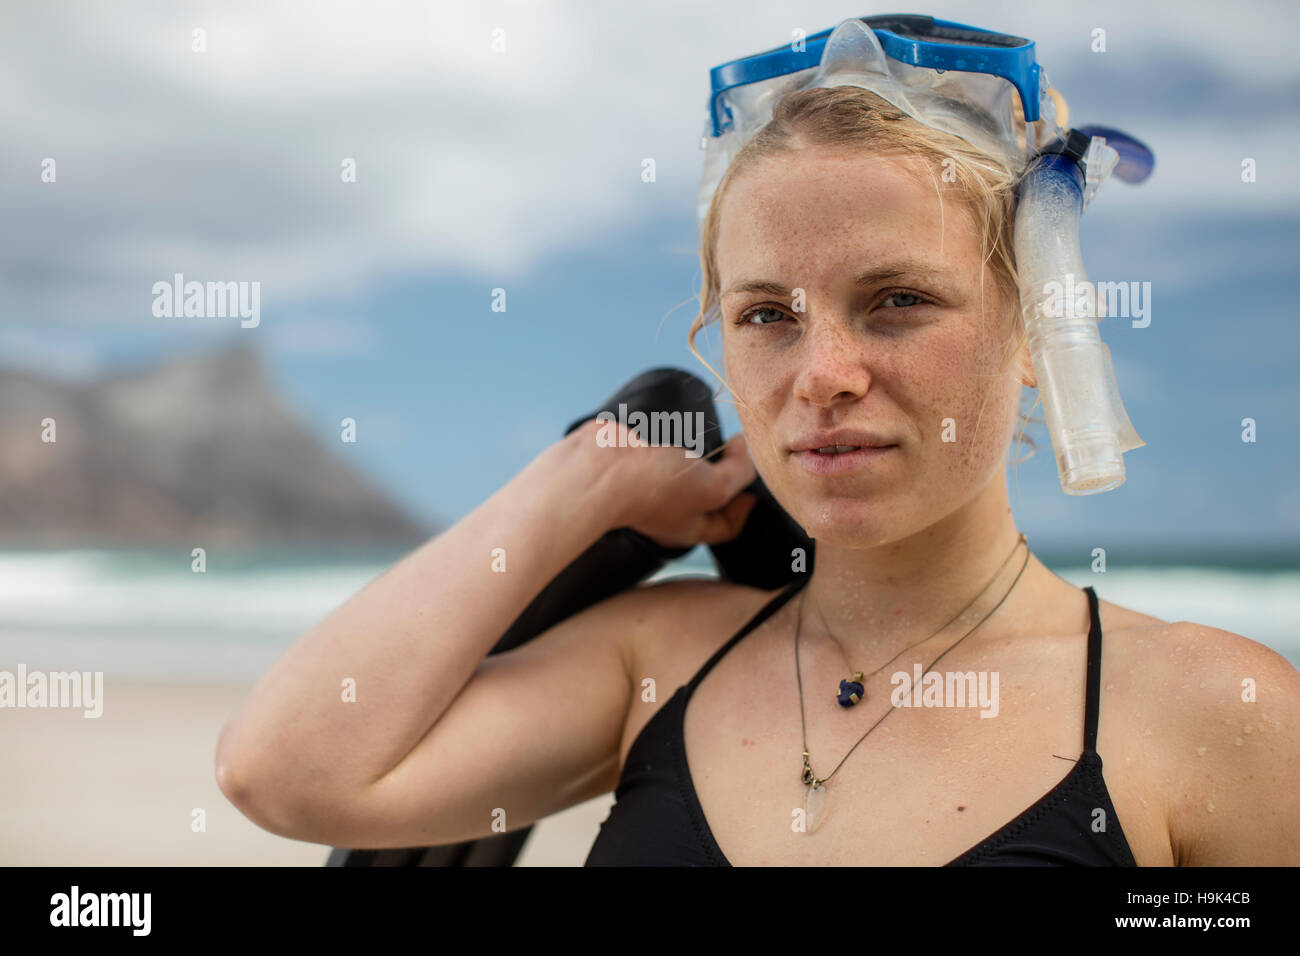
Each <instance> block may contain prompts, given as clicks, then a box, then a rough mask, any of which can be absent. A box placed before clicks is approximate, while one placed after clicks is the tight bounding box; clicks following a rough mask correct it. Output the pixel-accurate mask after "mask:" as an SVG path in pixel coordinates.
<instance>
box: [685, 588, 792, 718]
mask: <svg viewBox="0 0 1300 956" xmlns="http://www.w3.org/2000/svg"><path fill="white" fill-rule="evenodd" d="M810 577H811V575H810V574H807V573H804V574H801V575H799V579H798V580H797V581H795V582H794V583H793V584H790V585H789V586H788V587H786V588H785V590H783V591H782V592H781V593H780V594H778V595H777V596H776V597H774V598H772V600H770V601H768V602H767V604H765V605H763V608H762V610H760V611H759V612H758V613H757V614H755V615H754V616H753V617H752V618H751V619H750V621H749V623H748V624H746V625H745V626H744V627H742V628H741V629H740V630H739V631H737V632H736V633H735V635H734V636H733V637H732V638H731V640H729V641H727V643H725V644H723V645H722V646H721V647H719V648H718V649H717V651H715V652H714V654H713V656H712V657H710V658H709V660H708V663H706V664H705V665H704V666H703V667H701V668H700V669H699V671H698V672H697V673H696V675H695V676H694V677H692V678H691V682H690V683H689V684H688V685H687V687H689V688H690V690H691V692H692V693H694V691H695V688H696V687H697V686H698V685H699V683H700V681H702V680H704V678H705V677H706V676H707V675H708V673H709V671H711V670H713V665H715V664H716V663H718V661H720V660H722V657H723V655H724V654H726V653H727V651H729V650H731V649H732V648H733V647H734V646H735V645H736V642H737V641H739V640H740V639H741V638H742V637H744V636H745V635H746V634H748V633H749V632H750V631H752V630H754V628H756V627H758V626H759V625H760V624H762V623H763V622H764V621H766V620H767V619H768V618H769V617H771V616H772V615H773V614H775V613H776V612H777V611H779V610H780V609H781V607H782V606H783V605H784V604H785V602H786V601H788V600H790V598H792V597H794V594H795V592H796V591H798V590H799V589H800V588H802V587H803V586H804V585H805V584H807V583H808V578H810Z"/></svg>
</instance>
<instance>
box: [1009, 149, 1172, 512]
mask: <svg viewBox="0 0 1300 956" xmlns="http://www.w3.org/2000/svg"><path fill="white" fill-rule="evenodd" d="M1103 133H1104V134H1106V135H1102V134H1103ZM1107 136H1109V137H1110V139H1112V140H1113V141H1114V142H1115V146H1109V145H1107ZM1121 157H1122V158H1123V162H1121ZM1153 164H1154V157H1153V156H1152V154H1151V151H1150V150H1149V149H1147V148H1146V147H1145V146H1143V145H1142V144H1141V143H1139V142H1138V141H1137V140H1135V139H1133V138H1131V137H1128V136H1126V135H1125V134H1123V133H1118V132H1116V131H1114V130H1104V129H1102V128H1101V127H1090V128H1085V129H1083V130H1076V129H1072V130H1069V131H1068V132H1067V133H1066V135H1065V136H1064V137H1063V138H1061V139H1059V140H1057V141H1056V142H1055V143H1052V144H1050V145H1048V146H1047V147H1045V148H1044V149H1043V150H1041V151H1040V152H1039V154H1038V155H1037V156H1036V157H1035V158H1034V159H1032V160H1031V161H1030V162H1029V164H1028V165H1027V166H1026V168H1025V172H1024V174H1023V176H1022V178H1021V181H1020V185H1019V193H1018V196H1017V205H1016V219H1015V256H1016V268H1017V271H1018V273H1019V280H1020V308H1021V312H1022V314H1023V315H1024V320H1025V331H1026V334H1027V336H1028V340H1029V354H1030V357H1031V359H1032V361H1033V365H1034V374H1035V375H1036V376H1037V379H1038V394H1039V397H1040V398H1041V399H1042V402H1043V410H1044V418H1045V420H1046V423H1047V428H1048V431H1049V433H1050V434H1051V436H1052V449H1053V451H1054V452H1055V454H1056V467H1057V472H1058V474H1059V477H1060V481H1061V489H1062V490H1063V491H1064V492H1065V493H1066V494H1069V495H1091V494H1097V493H1100V492H1103V491H1110V490H1111V489H1113V488H1117V487H1119V486H1120V485H1121V484H1123V483H1124V452H1126V451H1132V450H1133V449H1134V448H1141V447H1142V446H1143V445H1145V444H1146V442H1144V441H1142V439H1141V438H1139V437H1138V435H1137V432H1136V431H1135V430H1134V428H1133V424H1132V423H1131V422H1130V421H1129V418H1128V414H1127V413H1126V412H1125V411H1124V404H1123V402H1122V401H1121V399H1120V396H1119V389H1118V387H1117V386H1116V384H1115V371H1114V368H1113V367H1112V365H1111V360H1110V349H1109V348H1107V347H1106V344H1105V343H1104V342H1102V340H1101V333H1100V331H1099V330H1098V327H1097V318H1098V315H1097V312H1098V307H1097V302H1098V296H1097V295H1096V294H1095V292H1094V290H1093V286H1092V284H1091V283H1090V282H1089V281H1088V277H1087V273H1086V272H1085V270H1084V266H1083V254H1082V252H1081V251H1080V249H1079V217H1080V216H1081V215H1082V214H1083V211H1084V209H1085V208H1086V206H1087V205H1088V203H1089V201H1090V200H1091V199H1092V196H1093V194H1095V192H1096V190H1097V188H1098V187H1099V186H1100V185H1101V183H1102V182H1103V181H1104V180H1105V178H1106V177H1107V176H1108V175H1109V174H1110V173H1111V171H1112V170H1114V171H1115V172H1116V175H1118V176H1119V177H1120V178H1121V179H1124V180H1126V181H1128V182H1141V181H1142V180H1143V179H1145V178H1146V177H1147V176H1148V175H1149V174H1150V172H1151V167H1152V165H1153Z"/></svg>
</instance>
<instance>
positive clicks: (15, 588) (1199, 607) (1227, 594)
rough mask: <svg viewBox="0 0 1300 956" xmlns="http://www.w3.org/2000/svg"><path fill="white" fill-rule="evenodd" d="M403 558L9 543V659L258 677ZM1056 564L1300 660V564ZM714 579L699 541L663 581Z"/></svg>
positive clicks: (1120, 599)
mask: <svg viewBox="0 0 1300 956" xmlns="http://www.w3.org/2000/svg"><path fill="white" fill-rule="evenodd" d="M401 557H402V554H401V553H372V554H368V555H355V556H348V555H343V556H338V557H331V558H322V557H320V556H319V555H312V554H304V553H298V554H294V553H287V552H278V553H267V552H262V553H251V554H250V553H245V554H243V555H242V556H240V557H238V558H223V556H222V555H221V554H219V553H214V552H213V551H209V553H208V558H207V565H206V570H205V571H203V572H202V573H198V572H195V571H194V570H192V558H191V556H190V553H189V552H188V551H185V550H183V549H177V550H176V551H141V550H133V551H100V550H70V551H25V552H24V551H0V668H9V669H11V670H12V669H13V668H14V667H16V666H17V665H18V664H20V663H21V664H24V665H26V667H27V668H28V670H33V669H40V670H48V671H57V670H77V671H103V672H104V673H105V674H108V675H114V676H121V677H144V678H172V679H199V680H235V681H245V680H255V679H256V678H257V677H259V676H260V675H261V674H263V673H265V672H266V670H267V669H268V668H269V667H270V666H271V665H272V664H273V663H274V662H275V660H276V658H277V657H279V655H280V654H281V653H283V652H284V650H285V649H286V648H288V647H289V645H290V644H292V643H293V642H294V641H295V640H296V639H297V638H298V637H300V636H301V635H302V634H303V633H305V632H306V631H307V630H308V629H309V628H311V627H312V625H314V624H316V623H317V622H318V621H320V620H321V619H323V618H324V617H325V616H326V615H328V614H329V613H330V612H331V611H332V610H334V609H335V608H337V607H338V606H339V605H340V604H342V603H343V602H344V601H346V600H347V599H348V598H349V597H351V596H352V595H353V594H355V593H356V592H357V591H359V590H361V589H362V588H363V587H365V585H366V584H368V583H369V582H370V581H372V580H374V579H375V578H376V577H377V576H378V575H379V574H381V573H382V572H383V571H384V570H385V569H386V568H387V567H389V566H391V565H392V564H393V563H394V562H396V561H398V560H400V559H401ZM1045 563H1048V565H1049V567H1051V569H1052V570H1053V571H1054V572H1055V573H1056V574H1058V575H1060V576H1061V577H1062V578H1064V579H1065V580H1067V581H1069V582H1070V583H1071V584H1074V585H1075V586H1077V587H1085V586H1087V585H1092V586H1093V587H1094V588H1095V589H1096V591H1097V594H1098V596H1099V597H1101V598H1103V599H1104V600H1107V601H1111V602H1114V603H1116V604H1121V605H1123V606H1125V607H1129V608H1132V609H1134V610H1136V611H1141V612H1144V613H1146V614H1151V615H1154V616H1155V617H1158V618H1161V619H1163V620H1166V621H1195V622H1197V623H1200V624H1208V625H1210V626H1212V627H1219V628H1223V629H1224V630H1228V631H1233V632H1235V633H1238V634H1242V635H1244V636H1246V637H1248V638H1250V639H1252V640H1255V641H1258V642H1259V643H1261V644H1265V645H1267V646H1269V647H1271V648H1273V649H1274V650H1275V651H1277V652H1278V653H1279V654H1281V655H1282V656H1283V657H1285V658H1287V659H1288V660H1289V661H1291V663H1292V664H1293V665H1296V666H1297V667H1300V624H1297V622H1300V570H1297V569H1295V568H1275V569H1268V568H1231V567H1195V566H1193V567H1188V566H1177V565H1169V566H1147V567H1125V568H1122V569H1120V568H1113V567H1112V569H1110V570H1108V571H1106V572H1105V573H1101V574H1097V573H1093V572H1092V571H1090V570H1089V569H1088V568H1087V567H1085V566H1080V567H1068V566H1057V565H1054V564H1051V563H1050V562H1045ZM713 574H714V569H713V565H712V563H711V561H710V559H709V556H708V552H707V551H706V550H704V549H696V550H695V551H693V552H692V553H690V554H688V555H686V556H685V557H684V558H683V559H681V560H680V561H678V562H675V563H674V564H672V565H670V566H668V567H667V568H665V569H664V570H663V571H661V572H660V573H659V574H657V575H655V579H663V578H667V577H674V576H679V575H689V576H712V575H713Z"/></svg>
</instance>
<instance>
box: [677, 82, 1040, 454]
mask: <svg viewBox="0 0 1300 956" xmlns="http://www.w3.org/2000/svg"><path fill="white" fill-rule="evenodd" d="M1021 136H1022V137H1023V120H1022V121H1021ZM805 147H822V148H824V149H851V150H853V151H855V152H858V153H863V152H868V151H872V152H877V153H880V152H903V153H910V154H912V155H914V156H917V157H919V158H920V159H921V161H922V163H923V164H924V167H925V168H926V169H928V170H930V171H931V173H932V175H933V170H934V169H935V168H936V167H937V168H941V169H942V170H943V171H944V178H945V180H948V181H951V182H953V183H955V185H956V187H957V188H956V190H955V193H956V196H957V198H958V201H959V202H962V203H963V204H964V205H965V206H966V208H967V209H969V210H970V211H971V213H972V214H973V215H974V218H975V222H976V224H977V226H978V228H979V230H980V254H981V258H982V261H983V262H984V263H986V264H987V265H988V266H989V267H990V269H991V271H992V273H993V275H994V277H995V281H996V282H997V286H998V291H999V293H1000V301H1001V302H1002V303H1003V304H1004V306H1006V307H1007V308H1008V309H1009V310H1010V311H1011V312H1012V313H1013V319H1012V322H1011V332H1010V334H1008V335H1007V337H1006V340H1005V343H1004V346H1005V351H1004V355H1003V359H1002V363H1001V365H1000V366H999V370H998V371H999V373H1000V372H1002V371H1004V370H1005V369H1006V367H1007V365H1008V363H1010V361H1011V360H1012V358H1013V357H1014V355H1015V354H1016V352H1017V351H1019V349H1020V348H1021V346H1022V345H1023V344H1024V343H1025V341H1026V333H1025V327H1024V319H1023V316H1021V313H1020V308H1019V301H1020V296H1019V284H1018V278H1017V274H1016V262H1015V255H1014V247H1013V244H1012V238H1013V237H1012V227H1013V225H1014V222H1015V208H1016V198H1015V189H1016V184H1017V182H1018V179H1019V174H1018V171H1016V170H1013V169H1011V168H1009V167H1008V166H1007V165H1006V164H1005V162H1004V161H1003V160H1001V159H999V158H997V157H994V156H991V155H989V154H987V153H984V152H981V151H980V150H978V149H976V148H975V147H974V146H972V145H971V144H970V143H967V142H966V141H965V140H963V139H961V138H959V137H957V136H953V135H950V134H948V133H943V132H940V131H939V130H936V129H932V128H931V127H929V126H926V125H924V124H922V123H920V122H918V121H917V120H915V119H913V118H912V117H910V116H908V115H907V114H906V113H904V112H903V111H902V110H899V109H898V108H897V107H895V106H894V105H893V104H891V103H889V102H888V101H887V100H884V99H882V98H881V97H879V96H877V95H876V94H875V93H872V92H871V91H870V90H864V89H862V88H860V87H855V86H838V87H833V88H824V87H817V88H813V89H805V90H796V91H794V92H792V93H789V94H787V95H786V96H784V97H783V98H782V99H781V100H779V101H778V102H777V104H776V106H775V107H774V108H773V111H772V120H771V122H769V123H768V124H767V125H766V126H764V127H763V128H762V129H760V130H759V131H758V132H757V133H756V134H755V135H754V136H753V137H752V138H751V139H750V140H749V141H748V142H747V143H745V145H744V146H743V147H741V149H740V150H739V151H738V152H737V154H736V156H735V158H734V159H733V160H732V161H731V164H730V165H729V166H728V167H727V171H726V173H725V174H724V175H723V177H722V179H721V181H720V182H719V183H718V186H717V189H716V190H714V193H713V198H712V200H711V201H710V203H709V211H708V214H707V215H706V216H705V219H704V222H703V226H702V229H701V234H700V270H701V272H702V278H701V285H700V310H699V313H698V314H697V315H696V316H695V320H694V322H692V323H691V329H690V333H689V334H688V336H687V345H688V346H689V347H690V350H691V352H692V353H693V354H694V355H695V357H696V358H697V359H698V360H699V361H700V362H701V363H702V364H703V365H704V366H705V367H706V368H708V370H709V371H710V372H712V373H713V374H714V375H715V376H716V377H717V378H718V380H719V382H720V383H722V384H725V385H726V386H727V388H728V390H729V391H731V393H732V395H735V394H736V393H735V390H734V389H732V388H731V384H730V383H729V382H727V381H726V379H725V377H724V376H722V375H720V374H719V373H718V371H717V370H716V369H714V368H713V366H712V365H710V364H709V363H708V362H707V361H706V360H705V359H704V357H703V356H702V355H700V353H699V351H698V350H697V349H696V347H695V335H696V333H697V332H699V331H700V329H702V328H704V327H705V326H706V325H707V324H709V323H710V322H711V321H713V320H716V319H717V318H719V317H720V314H721V313H720V303H719V293H720V288H719V276H718V265H717V242H718V226H719V221H720V218H721V215H720V210H721V208H722V199H723V197H724V196H725V195H726V192H727V189H728V187H729V186H730V185H731V183H732V181H733V180H734V179H735V178H736V177H737V176H738V175H740V174H741V173H742V172H744V171H745V170H747V169H750V168H752V167H753V166H755V165H757V164H758V163H760V162H761V161H762V160H764V159H766V158H768V157H772V156H778V155H783V154H789V153H792V152H794V151H796V150H799V149H803V148H805ZM935 190H936V192H939V203H940V217H941V220H940V221H941V222H942V211H943V194H942V192H941V191H940V190H939V185H938V180H937V179H936V180H935ZM983 285H984V272H983V270H982V269H981V270H980V289H981V292H982V291H983ZM981 322H982V315H981ZM737 399H738V400H740V399H739V396H737ZM987 399H988V392H986V393H985V401H986V402H987ZM741 401H742V402H743V400H741ZM1036 404H1037V402H1035V405H1036ZM1030 411H1031V412H1032V411H1033V409H1032V408H1031V409H1030ZM980 413H981V416H982V414H983V405H981V406H980ZM1031 421H1038V420H1037V419H1031V418H1029V415H1028V413H1026V414H1025V415H1023V416H1022V425H1021V438H1022V439H1023V437H1024V425H1025V424H1027V423H1029V422H1031ZM978 427H979V426H978V421H977V423H976V429H977V430H978ZM1028 441H1029V444H1030V447H1031V448H1036V446H1035V445H1034V442H1033V439H1032V438H1030V439H1028ZM1017 464H1018V462H1017Z"/></svg>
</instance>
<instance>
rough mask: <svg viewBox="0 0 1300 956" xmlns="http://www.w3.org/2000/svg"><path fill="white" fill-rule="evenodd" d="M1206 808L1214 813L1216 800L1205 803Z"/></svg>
mask: <svg viewBox="0 0 1300 956" xmlns="http://www.w3.org/2000/svg"><path fill="white" fill-rule="evenodd" d="M1205 809H1206V810H1207V811H1208V812H1210V813H1213V812H1214V801H1213V800H1211V801H1210V802H1209V803H1207V804H1206V805H1205Z"/></svg>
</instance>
